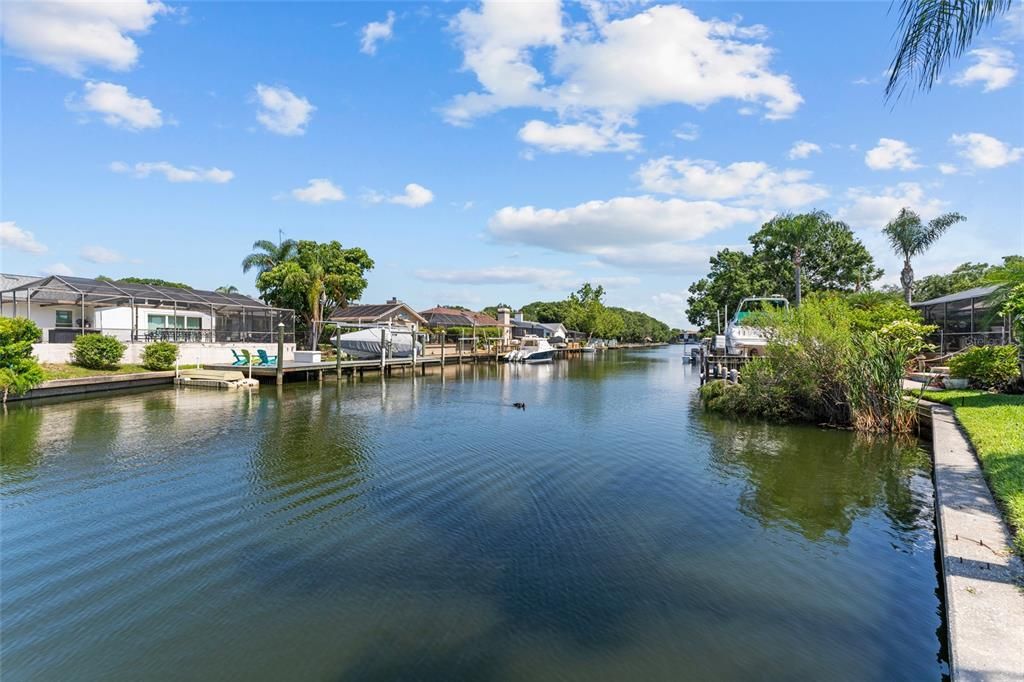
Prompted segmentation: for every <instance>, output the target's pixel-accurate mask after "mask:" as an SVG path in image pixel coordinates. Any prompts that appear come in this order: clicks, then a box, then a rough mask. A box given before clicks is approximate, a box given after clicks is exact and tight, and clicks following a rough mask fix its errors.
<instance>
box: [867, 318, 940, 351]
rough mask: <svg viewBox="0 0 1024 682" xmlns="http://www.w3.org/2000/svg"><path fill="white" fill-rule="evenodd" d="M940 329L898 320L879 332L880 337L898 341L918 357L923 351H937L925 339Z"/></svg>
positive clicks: (929, 325)
mask: <svg viewBox="0 0 1024 682" xmlns="http://www.w3.org/2000/svg"><path fill="white" fill-rule="evenodd" d="M936 329H938V327H936V326H935V325H933V324H921V323H920V322H915V321H913V320H896V321H895V322H890V323H889V324H887V325H885V326H884V327H882V328H881V329H880V330H878V334H879V336H881V337H882V338H886V339H891V340H893V341H898V342H900V343H901V344H903V345H904V346H906V348H907V349H908V350H909V351H910V353H911V355H916V354H918V353H920V352H922V351H926V350H935V346H934V345H933V344H930V343H927V342H926V341H925V340H924V339H925V337H926V336H928V335H929V334H931V333H932V332H934V331H935V330H936Z"/></svg>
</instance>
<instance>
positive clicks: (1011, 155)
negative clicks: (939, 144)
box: [949, 133, 1024, 168]
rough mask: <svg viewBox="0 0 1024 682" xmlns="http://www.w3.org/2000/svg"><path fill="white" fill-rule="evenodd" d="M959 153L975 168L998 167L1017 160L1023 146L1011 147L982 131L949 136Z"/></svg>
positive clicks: (1022, 151) (1023, 148) (1022, 152)
mask: <svg viewBox="0 0 1024 682" xmlns="http://www.w3.org/2000/svg"><path fill="white" fill-rule="evenodd" d="M949 141H950V143H951V144H953V146H955V147H958V148H959V154H960V156H962V157H963V158H965V159H967V160H968V161H970V163H971V165H973V166H974V167H975V168H999V167H1000V166H1005V165H1007V164H1011V163H1014V162H1015V161H1019V160H1020V158H1021V156H1024V147H1012V146H1010V145H1008V144H1006V143H1005V142H1003V141H1002V140H999V139H996V138H994V137H992V136H991V135H985V134H984V133H963V134H960V135H953V136H952V137H950V138H949Z"/></svg>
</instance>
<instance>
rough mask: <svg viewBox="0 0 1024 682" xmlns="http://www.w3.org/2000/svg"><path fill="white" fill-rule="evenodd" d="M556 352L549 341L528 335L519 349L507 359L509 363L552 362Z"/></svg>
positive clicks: (521, 342)
mask: <svg viewBox="0 0 1024 682" xmlns="http://www.w3.org/2000/svg"><path fill="white" fill-rule="evenodd" d="M556 350H557V349H556V348H555V347H554V346H552V345H551V344H550V343H548V340H547V339H542V338H541V337H539V336H534V335H533V334H527V335H526V336H524V337H523V338H522V340H521V341H520V343H519V348H517V349H516V350H514V351H512V352H511V353H509V354H508V356H507V357H506V359H507V360H508V361H509V362H527V363H538V362H551V361H552V360H553V359H554V358H555V351H556Z"/></svg>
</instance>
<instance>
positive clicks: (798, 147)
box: [787, 140, 821, 159]
mask: <svg viewBox="0 0 1024 682" xmlns="http://www.w3.org/2000/svg"><path fill="white" fill-rule="evenodd" d="M820 153H821V146H820V145H816V144H814V143H813V142H807V141H806V140H798V141H797V142H795V143H793V146H792V147H790V149H789V154H787V156H788V157H789V158H790V159H806V158H807V157H808V156H810V155H811V154H820Z"/></svg>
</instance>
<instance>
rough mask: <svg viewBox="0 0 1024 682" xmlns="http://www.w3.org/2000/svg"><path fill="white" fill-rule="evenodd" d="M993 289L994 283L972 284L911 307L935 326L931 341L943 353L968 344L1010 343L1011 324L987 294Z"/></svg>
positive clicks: (1011, 338)
mask: <svg viewBox="0 0 1024 682" xmlns="http://www.w3.org/2000/svg"><path fill="white" fill-rule="evenodd" d="M995 290H996V287H994V286H987V287H975V288H973V289H967V290H966V291H958V292H956V293H953V294H948V295H946V296H939V297H938V298H933V299H930V300H928V301H917V302H914V303H911V306H912V307H914V308H917V309H918V310H920V311H921V313H922V314H923V315H924V319H925V322H927V323H928V324H934V325H936V326H937V327H938V330H936V331H935V333H934V334H933V337H932V342H933V343H935V344H937V345H938V346H939V349H940V350H941V351H942V352H950V351H955V350H959V349H961V348H966V347H967V346H971V345H982V344H1002V343H1010V342H1011V341H1013V326H1012V325H1011V324H1010V320H1009V319H1007V318H1005V317H1003V316H1001V315H999V314H998V312H997V311H996V310H995V309H994V307H993V305H992V302H991V298H990V297H991V294H992V293H993V292H995Z"/></svg>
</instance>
